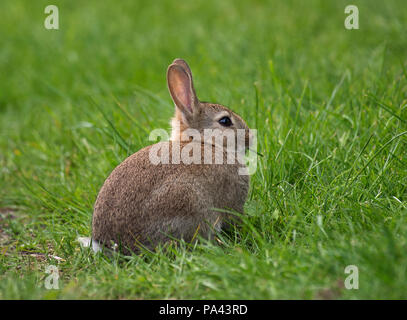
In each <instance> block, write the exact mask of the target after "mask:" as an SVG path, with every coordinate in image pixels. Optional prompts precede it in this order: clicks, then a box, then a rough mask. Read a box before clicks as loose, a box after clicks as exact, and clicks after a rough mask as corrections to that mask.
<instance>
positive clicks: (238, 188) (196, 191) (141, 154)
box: [92, 59, 250, 254]
mask: <svg viewBox="0 0 407 320" xmlns="http://www.w3.org/2000/svg"><path fill="white" fill-rule="evenodd" d="M167 85H168V89H169V92H170V95H171V97H172V100H173V102H174V104H175V116H174V118H173V119H172V122H171V124H172V133H171V138H170V140H169V141H164V142H163V141H161V142H159V143H158V144H155V145H150V146H147V147H145V148H143V149H141V150H139V151H138V152H136V153H134V154H133V155H131V156H129V157H128V158H127V159H125V160H124V161H123V162H122V163H121V164H119V165H118V166H117V167H116V168H115V169H114V170H113V171H112V172H111V174H110V175H109V177H108V178H107V179H106V181H105V182H104V184H103V186H102V188H101V189H100V192H99V194H98V196H97V199H96V202H95V205H94V211H93V217H92V241H94V242H96V243H97V244H100V245H101V246H104V247H109V246H110V245H111V244H114V245H115V247H116V248H117V246H119V249H118V250H119V251H120V252H122V253H125V254H131V253H132V252H140V249H141V248H147V249H149V250H153V249H154V248H155V247H157V246H158V245H163V244H165V243H167V242H169V241H170V240H171V239H184V240H185V241H186V242H191V241H193V240H194V239H197V236H198V235H199V236H201V237H202V238H204V239H209V240H210V239H211V238H212V237H213V235H214V233H215V232H219V231H220V230H221V229H223V228H227V226H228V225H230V223H235V222H236V221H237V220H234V215H233V214H230V213H225V211H224V210H233V211H237V212H239V213H243V206H244V203H245V201H246V198H247V195H248V189H249V175H240V174H238V169H239V168H241V167H244V166H245V164H244V163H243V164H242V163H234V164H216V163H215V164H205V163H198V164H196V163H191V164H185V163H182V162H181V163H178V164H177V163H175V164H173V163H171V162H170V163H168V164H164V163H159V164H153V163H151V161H150V157H149V153H150V152H151V149H152V147H154V146H155V147H160V146H163V145H164V144H165V143H167V144H168V145H169V150H170V154H172V153H171V151H172V150H173V148H174V146H175V143H179V146H180V150H182V149H183V148H185V146H186V144H187V143H188V142H191V140H188V139H186V141H184V140H182V139H181V137H182V135H183V133H185V132H186V131H187V130H188V129H196V130H197V131H198V132H199V133H203V131H204V129H219V130H221V132H222V131H223V130H226V129H232V130H236V129H243V130H244V133H245V135H244V139H245V146H244V148H245V149H246V150H247V149H248V148H249V142H250V139H249V138H250V129H249V128H248V126H247V124H246V122H245V121H244V120H243V119H242V118H241V117H240V116H239V115H237V114H236V113H234V112H232V111H231V110H229V109H228V108H227V107H225V106H223V105H220V104H216V103H208V102H201V101H200V100H198V97H197V96H196V93H195V88H194V85H193V80H192V73H191V70H190V68H189V66H188V64H187V63H186V62H185V61H184V60H182V59H175V60H174V61H173V62H172V64H170V65H169V67H168V69H167ZM195 143H199V145H200V147H201V148H204V147H205V146H206V147H207V146H208V144H207V143H206V142H205V140H204V139H202V140H199V141H198V142H195ZM209 147H210V148H216V147H218V148H219V145H218V146H215V145H209ZM220 147H221V148H222V147H223V146H220ZM163 150H164V149H163ZM201 151H202V152H201V156H200V157H203V149H202V150H201ZM222 152H223V151H222ZM171 159H172V157H171ZM198 160H199V159H198ZM200 160H202V159H200ZM217 209H224V210H220V211H219V210H217ZM233 221H235V222H233ZM98 246H99V245H98ZM99 249H100V248H99Z"/></svg>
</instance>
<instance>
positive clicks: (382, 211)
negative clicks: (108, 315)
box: [0, 0, 407, 299]
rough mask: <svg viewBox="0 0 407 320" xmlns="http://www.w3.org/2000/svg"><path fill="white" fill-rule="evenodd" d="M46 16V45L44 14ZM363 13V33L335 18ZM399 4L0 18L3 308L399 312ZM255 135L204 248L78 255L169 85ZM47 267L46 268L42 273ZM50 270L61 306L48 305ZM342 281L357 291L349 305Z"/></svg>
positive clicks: (76, 5)
mask: <svg viewBox="0 0 407 320" xmlns="http://www.w3.org/2000/svg"><path fill="white" fill-rule="evenodd" d="M49 4H55V5H57V6H58V8H59V30H46V29H45V28H44V19H45V17H46V15H45V14H44V8H45V7H46V6H47V5H49ZM349 4H354V5H357V6H358V8H359V17H360V20H359V26H360V29H359V30H346V29H345V28H344V20H345V18H346V15H345V13H344V9H345V7H346V6H347V5H349ZM405 9H406V5H405V2H404V1H402V0H400V1H367V0H365V1H363V0H358V1H352V3H348V2H347V1H322V0H315V1H314V0H313V1H299V0H296V1H294V0H290V1H260V0H257V1H221V2H220V1H183V2H179V1H120V2H117V1H116V2H115V1H103V2H101V1H96V0H94V1H86V2H79V1H75V2H73V1H54V2H52V3H49V2H48V1H24V0H17V1H11V0H5V1H2V2H1V3H0V12H2V17H1V19H0V39H1V40H2V41H1V44H2V45H1V49H0V67H1V69H0V70H1V72H0V214H1V216H0V245H1V252H0V298H2V299H5V298H6V299H10V298H11V299H18V298H28V299H31V298H36V299H38V298H40V299H42V298H74V299H75V298H91V299H92V298H187V299H188V298H212V299H217V298H224V299H227V298H231V299H236V298H242V299H256V298H257V299H270V298H271V299H275V298H296V299H302V298H306V299H318V298H328V299H342V298H343V299H360V298H367V299H370V298H381V299H386V298H395V299H399V298H406V292H405V283H406V274H407V272H406V271H407V270H406V268H407V251H406V250H405V249H406V242H407V224H406V222H407V219H406V213H407V208H406V199H407V191H406V188H407V167H406V165H407V159H406V142H407V140H406V137H407V135H406V131H407V125H406V123H407V115H406V114H407V111H406V107H407V99H406V96H407V95H406V93H407V81H406V77H407V72H406V52H407V39H406V34H407V11H406V10H405ZM177 57H182V58H184V59H185V60H187V61H188V63H189V64H190V66H191V68H192V72H193V74H194V77H195V86H196V90H197V93H198V96H199V97H200V98H201V99H202V100H205V101H213V102H219V103H222V104H224V105H227V106H229V107H230V108H231V109H233V110H234V111H236V112H238V113H239V114H241V115H242V116H243V117H244V118H245V119H246V120H247V122H248V124H249V126H250V127H252V128H256V129H257V130H258V139H259V146H258V150H259V151H260V152H261V153H263V154H264V155H265V156H264V157H263V158H260V159H259V163H258V170H257V172H256V174H255V175H254V176H253V177H252V180H251V191H250V196H249V200H248V202H247V206H246V210H245V213H246V214H247V221H245V224H244V225H243V226H242V228H241V229H239V230H236V232H235V233H234V235H232V236H230V235H229V236H227V235H219V241H218V242H217V243H216V244H202V245H199V246H198V247H196V248H195V249H193V250H186V248H185V246H184V245H182V244H181V246H180V247H176V248H175V247H174V248H172V254H168V253H163V252H161V251H159V252H158V253H156V254H154V255H147V256H141V257H139V256H133V257H131V258H129V259H128V260H126V262H123V261H119V260H115V261H110V260H107V259H105V258H103V257H99V256H94V255H92V254H91V253H89V252H88V251H86V250H82V249H80V248H79V246H78V243H77V242H76V240H75V239H76V237H77V236H88V235H89V234H90V230H91V229H90V227H91V215H92V206H93V203H94V201H95V197H96V195H97V192H98V191H99V189H100V187H101V185H102V183H103V181H104V179H105V178H106V177H107V175H108V174H109V173H110V172H111V170H112V169H113V168H114V167H115V166H116V165H117V164H119V163H120V162H121V161H123V160H124V158H125V157H126V156H128V155H130V154H131V153H133V152H136V151H137V150H138V149H140V148H142V147H143V146H146V145H148V144H150V143H151V142H149V141H148V134H149V132H150V131H151V130H152V129H156V128H169V119H170V117H171V116H172V113H173V106H172V103H171V99H170V97H169V94H168V91H167V88H166V81H165V72H166V68H167V66H168V65H169V64H170V63H171V61H172V60H173V59H174V58H177ZM55 256H57V257H60V258H62V260H56V259H55V258H53V257H55ZM49 264H55V265H58V268H59V270H60V287H61V288H60V290H46V289H45V288H44V285H43V283H44V279H45V277H46V276H47V274H46V273H45V272H44V270H45V267H46V266H47V265H49ZM347 265H356V266H358V267H359V272H360V276H359V281H360V283H359V290H346V289H344V288H343V281H344V278H345V277H346V275H345V274H344V269H345V267H346V266H347Z"/></svg>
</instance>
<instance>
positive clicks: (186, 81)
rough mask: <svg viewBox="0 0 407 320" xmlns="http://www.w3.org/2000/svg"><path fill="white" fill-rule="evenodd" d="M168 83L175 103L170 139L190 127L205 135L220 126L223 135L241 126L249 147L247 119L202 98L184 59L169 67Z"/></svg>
mask: <svg viewBox="0 0 407 320" xmlns="http://www.w3.org/2000/svg"><path fill="white" fill-rule="evenodd" d="M167 83H168V89H169V91H170V94H171V97H172V100H173V101H174V103H175V116H174V118H173V119H172V123H171V125H172V136H171V140H173V141H174V140H180V139H182V137H183V134H184V133H185V131H187V130H188V129H195V130H197V131H199V132H200V134H201V135H202V136H203V134H204V130H205V129H212V130H215V129H218V130H220V132H221V134H222V133H223V132H225V131H226V130H228V132H231V131H233V132H235V133H236V132H237V131H238V130H239V129H240V130H242V131H241V132H243V134H244V139H245V141H244V142H245V145H244V147H245V148H249V141H250V139H249V136H250V130H249V127H248V126H247V124H246V122H245V121H244V120H243V119H242V118H241V117H240V116H239V115H238V114H236V113H234V112H233V111H231V110H230V109H228V108H227V107H225V106H223V105H220V104H217V103H209V102H201V101H199V99H198V97H197V96H196V93H195V88H194V85H193V80H192V73H191V69H190V68H189V66H188V64H187V63H186V62H185V61H184V60H182V59H175V60H174V61H173V63H172V64H171V65H170V66H169V67H168V70H167ZM218 132H219V131H218Z"/></svg>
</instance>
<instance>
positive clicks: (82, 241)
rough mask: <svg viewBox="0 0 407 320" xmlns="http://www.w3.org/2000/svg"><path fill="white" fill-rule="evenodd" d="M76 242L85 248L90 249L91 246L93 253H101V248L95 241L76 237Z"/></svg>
mask: <svg viewBox="0 0 407 320" xmlns="http://www.w3.org/2000/svg"><path fill="white" fill-rule="evenodd" d="M77 240H78V242H79V243H80V244H81V245H82V246H83V247H85V248H90V246H91V244H92V250H93V251H94V252H101V251H102V247H101V246H100V244H99V243H98V242H97V241H96V240H92V239H91V238H90V237H78V239H77Z"/></svg>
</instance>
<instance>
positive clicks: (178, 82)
mask: <svg viewBox="0 0 407 320" xmlns="http://www.w3.org/2000/svg"><path fill="white" fill-rule="evenodd" d="M183 64H185V66H184V65H183ZM167 83H168V89H169V91H170V94H171V97H172V100H173V101H174V103H175V105H176V106H177V107H178V108H179V109H180V110H181V111H182V113H183V114H184V115H185V116H186V117H187V118H190V117H192V114H193V112H194V108H196V107H197V105H198V99H197V97H196V94H195V89H194V85H193V82H192V74H191V71H190V69H189V67H188V65H187V64H186V62H185V61H184V60H181V59H176V60H174V62H173V63H172V64H171V65H170V66H169V67H168V70H167Z"/></svg>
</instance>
